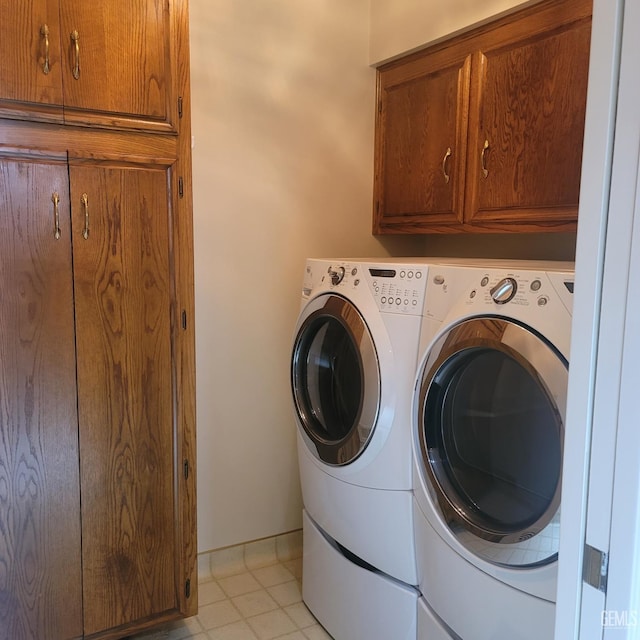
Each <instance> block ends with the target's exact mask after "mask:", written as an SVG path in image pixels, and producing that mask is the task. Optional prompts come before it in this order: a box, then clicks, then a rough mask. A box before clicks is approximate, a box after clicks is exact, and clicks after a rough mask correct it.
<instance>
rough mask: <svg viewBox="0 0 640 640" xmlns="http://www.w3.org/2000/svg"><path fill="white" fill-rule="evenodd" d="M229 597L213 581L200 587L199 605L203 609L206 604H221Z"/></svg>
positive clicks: (201, 584)
mask: <svg viewBox="0 0 640 640" xmlns="http://www.w3.org/2000/svg"><path fill="white" fill-rule="evenodd" d="M226 597H227V595H226V594H225V592H224V591H223V590H222V587H220V585H219V584H218V582H216V581H215V580H212V581H211V582H201V583H200V584H199V585H198V604H199V605H200V606H201V607H202V606H204V605H205V604H211V603H212V602H219V601H220V600H224V599H225V598H226Z"/></svg>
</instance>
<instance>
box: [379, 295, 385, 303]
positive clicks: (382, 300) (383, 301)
mask: <svg viewBox="0 0 640 640" xmlns="http://www.w3.org/2000/svg"><path fill="white" fill-rule="evenodd" d="M386 301H387V298H386V296H382V298H380V302H382V304H384V303H385V302H386Z"/></svg>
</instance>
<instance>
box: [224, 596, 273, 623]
mask: <svg viewBox="0 0 640 640" xmlns="http://www.w3.org/2000/svg"><path fill="white" fill-rule="evenodd" d="M231 601H232V602H233V604H234V605H235V607H236V608H237V609H238V611H240V613H241V614H242V616H243V617H244V618H250V617H251V616H257V615H259V614H261V613H266V612H267V611H273V610H274V609H277V608H278V603H277V602H276V601H275V600H274V599H273V598H272V597H271V596H270V595H269V594H268V593H267V592H266V591H265V590H264V589H260V591H252V592H251V593H245V594H243V595H241V596H236V597H235V598H232V599H231Z"/></svg>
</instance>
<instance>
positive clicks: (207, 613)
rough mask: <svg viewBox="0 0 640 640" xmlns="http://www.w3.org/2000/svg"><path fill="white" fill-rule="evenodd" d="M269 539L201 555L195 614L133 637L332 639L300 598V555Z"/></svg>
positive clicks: (156, 639)
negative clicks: (203, 556)
mask: <svg viewBox="0 0 640 640" xmlns="http://www.w3.org/2000/svg"><path fill="white" fill-rule="evenodd" d="M273 540H274V539H271V540H269V541H260V542H259V543H253V544H251V545H244V548H242V547H240V548H235V547H234V548H233V549H229V550H225V551H224V552H222V553H221V554H220V553H218V554H217V555H216V556H215V557H214V556H211V558H203V559H202V560H201V562H200V566H199V575H200V584H199V611H198V615H197V616H194V617H193V618H188V619H187V620H183V621H180V622H175V623H172V624H171V625H169V626H166V627H164V628H161V629H157V630H155V631H153V632H149V633H146V634H143V635H139V636H136V637H135V638H132V640H186V639H193V640H276V639H277V640H285V639H286V640H331V636H330V635H329V634H328V633H327V632H326V631H325V630H324V629H323V628H322V627H321V626H320V625H319V624H318V621H317V620H316V619H315V618H314V617H313V616H312V615H311V613H310V611H309V610H308V609H307V608H306V606H305V605H304V603H303V602H302V596H301V589H302V586H301V580H302V557H301V556H300V555H299V553H298V551H297V549H296V548H288V546H287V541H286V540H284V543H283V541H282V539H281V538H278V543H277V549H276V542H275V541H273ZM272 541H273V542H272Z"/></svg>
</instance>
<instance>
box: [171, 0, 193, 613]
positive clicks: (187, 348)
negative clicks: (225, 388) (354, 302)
mask: <svg viewBox="0 0 640 640" xmlns="http://www.w3.org/2000/svg"><path fill="white" fill-rule="evenodd" d="M173 6H174V8H175V10H174V11H173V13H172V19H173V22H172V28H173V29H174V30H175V41H176V42H177V43H178V49H177V52H176V53H177V55H175V56H174V57H173V62H174V64H175V65H176V75H175V79H176V82H177V88H176V90H175V91H176V93H177V94H179V95H181V96H182V97H183V116H182V118H180V119H179V121H178V124H179V129H178V161H177V162H176V164H175V167H174V169H173V171H172V175H171V180H172V185H173V189H172V195H173V204H174V211H175V215H174V216H173V218H172V223H173V236H172V238H173V259H174V262H173V264H174V274H175V309H174V312H175V315H174V323H175V325H174V326H175V331H174V348H175V351H174V364H175V375H176V390H177V406H176V415H177V432H178V441H177V447H178V451H177V459H178V463H180V462H182V463H183V464H184V462H185V461H187V462H188V463H189V474H188V475H187V476H186V477H185V475H184V474H179V475H178V510H177V514H178V515H177V534H176V536H177V551H176V561H177V564H178V576H179V582H178V602H179V610H180V612H181V613H182V614H183V615H185V616H192V615H195V614H196V613H197V612H198V559H197V554H198V541H197V535H196V532H197V522H196V512H197V494H196V471H197V469H196V463H197V461H196V458H197V456H196V379H195V374H196V349H195V332H196V327H195V302H194V288H193V283H194V270H193V190H192V178H191V87H190V68H189V12H188V2H187V0H182V1H180V2H175V3H174V5H173ZM180 178H181V179H182V181H183V194H182V197H180V195H179V189H178V184H177V182H178V180H179V179H180ZM183 312H184V313H185V317H186V324H185V325H183V323H182V321H181V316H182V313H183ZM187 581H189V585H190V589H189V595H188V596H187V594H186V590H185V585H186V583H187Z"/></svg>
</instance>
